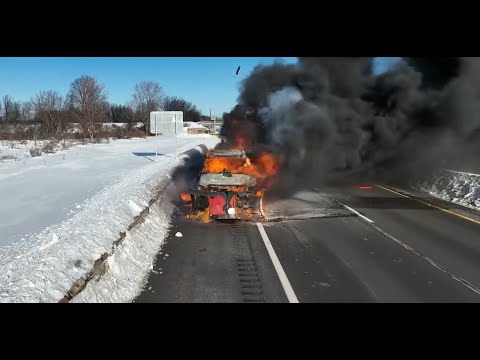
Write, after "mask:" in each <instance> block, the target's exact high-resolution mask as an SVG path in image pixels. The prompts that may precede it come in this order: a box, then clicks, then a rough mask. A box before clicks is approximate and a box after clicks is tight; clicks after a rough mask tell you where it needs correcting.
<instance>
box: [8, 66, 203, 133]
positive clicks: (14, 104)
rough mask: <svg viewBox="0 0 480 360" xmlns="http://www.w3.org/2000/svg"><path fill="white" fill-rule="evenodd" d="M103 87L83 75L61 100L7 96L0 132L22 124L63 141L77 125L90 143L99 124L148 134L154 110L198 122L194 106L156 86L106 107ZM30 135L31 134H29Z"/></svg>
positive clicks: (44, 95)
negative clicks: (123, 126) (138, 129)
mask: <svg viewBox="0 0 480 360" xmlns="http://www.w3.org/2000/svg"><path fill="white" fill-rule="evenodd" d="M107 97H108V96H107V92H106V90H105V86H104V85H103V84H101V83H100V82H99V81H98V80H97V79H96V78H94V77H92V76H87V75H83V76H81V77H79V78H77V79H75V80H74V81H73V82H72V83H71V84H70V89H69V92H68V94H67V95H66V96H65V97H63V96H62V95H60V94H59V93H58V92H57V91H54V90H48V91H40V92H39V93H38V94H36V95H35V96H34V97H32V98H31V99H30V101H26V102H18V101H14V100H13V99H12V97H11V96H10V95H5V96H4V97H3V98H2V99H1V100H0V130H2V129H3V130H5V129H7V128H8V129H10V130H9V131H6V132H10V133H11V132H12V131H13V132H14V131H15V129H16V128H17V127H18V126H19V125H22V124H35V126H34V128H35V133H37V130H36V129H37V127H39V129H40V131H41V135H42V136H43V137H54V138H61V137H64V135H65V132H66V129H67V126H68V124H69V123H78V124H79V126H80V127H81V130H82V132H83V135H84V137H88V138H90V140H91V141H93V139H94V137H95V135H96V134H97V133H98V131H99V129H100V128H101V123H104V122H113V123H127V124H128V127H127V128H129V129H131V128H132V126H133V124H134V123H143V126H144V129H145V131H148V130H149V129H148V127H149V122H150V112H151V111H156V110H171V111H183V112H184V121H199V120H200V115H201V114H200V112H199V111H198V109H197V108H196V106H195V105H193V104H191V103H190V102H188V101H186V100H184V99H181V98H178V97H167V96H165V94H164V91H163V88H162V87H161V86H160V84H159V83H157V82H154V81H143V82H141V83H138V84H136V85H135V88H134V93H133V95H132V101H131V102H130V103H129V104H127V105H118V104H109V103H108V101H107ZM30 133H32V132H30ZM0 136H2V132H1V131H0Z"/></svg>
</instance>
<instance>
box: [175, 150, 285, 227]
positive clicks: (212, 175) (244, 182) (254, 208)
mask: <svg viewBox="0 0 480 360" xmlns="http://www.w3.org/2000/svg"><path fill="white" fill-rule="evenodd" d="M276 167H277V165H276V159H275V157H274V156H273V155H272V154H269V153H261V154H259V155H258V156H247V154H246V152H245V151H244V150H231V149H230V150H212V151H209V152H207V154H206V156H205V162H204V164H203V167H202V170H201V172H200V174H199V176H197V177H196V179H195V181H194V186H193V188H192V189H190V190H189V194H185V193H183V194H181V198H182V200H184V201H186V202H187V203H189V204H190V205H191V214H190V218H191V219H199V220H202V221H205V222H207V221H209V220H210V219H215V220H252V221H263V220H265V219H266V217H265V213H264V211H263V195H264V192H265V190H266V189H267V186H268V184H269V181H267V180H268V179H270V178H271V176H272V175H274V174H275V172H276Z"/></svg>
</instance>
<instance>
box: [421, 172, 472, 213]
mask: <svg viewBox="0 0 480 360" xmlns="http://www.w3.org/2000/svg"><path fill="white" fill-rule="evenodd" d="M415 187H416V188H417V189H418V190H421V191H423V192H426V193H428V194H430V195H432V196H435V197H438V198H440V199H443V200H447V201H451V202H454V203H457V204H460V205H463V206H466V207H469V208H472V209H475V210H480V174H473V173H466V172H459V171H452V170H442V171H440V172H439V173H438V174H437V175H435V176H432V177H431V178H430V179H428V180H424V181H422V182H421V183H419V184H417V185H416V186H415Z"/></svg>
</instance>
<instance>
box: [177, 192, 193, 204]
mask: <svg viewBox="0 0 480 360" xmlns="http://www.w3.org/2000/svg"><path fill="white" fill-rule="evenodd" d="M180 199H182V200H183V201H185V202H190V201H192V197H191V196H190V194H187V193H180Z"/></svg>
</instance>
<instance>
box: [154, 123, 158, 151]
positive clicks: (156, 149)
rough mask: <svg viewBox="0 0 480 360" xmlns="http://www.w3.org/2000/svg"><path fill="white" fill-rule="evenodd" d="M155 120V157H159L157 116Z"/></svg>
mask: <svg viewBox="0 0 480 360" xmlns="http://www.w3.org/2000/svg"><path fill="white" fill-rule="evenodd" d="M154 116H155V117H154V119H155V156H158V131H157V114H155V115H154Z"/></svg>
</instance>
